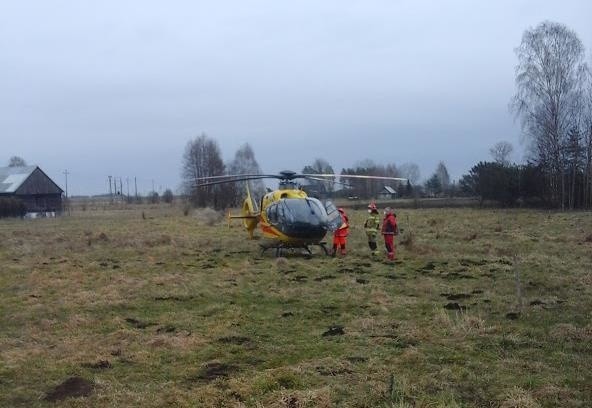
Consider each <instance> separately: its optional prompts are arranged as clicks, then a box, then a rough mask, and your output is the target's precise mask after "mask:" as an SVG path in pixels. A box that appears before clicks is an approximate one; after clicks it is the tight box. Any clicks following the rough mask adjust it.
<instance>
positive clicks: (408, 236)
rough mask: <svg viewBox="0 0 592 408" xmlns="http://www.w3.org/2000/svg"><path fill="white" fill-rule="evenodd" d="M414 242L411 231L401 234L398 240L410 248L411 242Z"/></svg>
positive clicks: (411, 246)
mask: <svg viewBox="0 0 592 408" xmlns="http://www.w3.org/2000/svg"><path fill="white" fill-rule="evenodd" d="M414 243H415V235H413V231H407V232H405V233H404V234H403V236H402V237H401V239H400V240H399V244H401V245H403V246H405V247H407V249H412V248H413V244H414Z"/></svg>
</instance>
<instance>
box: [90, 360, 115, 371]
mask: <svg viewBox="0 0 592 408" xmlns="http://www.w3.org/2000/svg"><path fill="white" fill-rule="evenodd" d="M82 367H85V368H92V369H95V370H104V369H107V368H113V366H112V365H111V363H110V362H109V360H99V361H97V362H96V363H83V364H82Z"/></svg>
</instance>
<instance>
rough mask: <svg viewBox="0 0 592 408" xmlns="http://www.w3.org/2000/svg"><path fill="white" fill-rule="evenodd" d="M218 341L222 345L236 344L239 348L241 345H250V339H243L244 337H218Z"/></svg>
mask: <svg viewBox="0 0 592 408" xmlns="http://www.w3.org/2000/svg"><path fill="white" fill-rule="evenodd" d="M218 341H219V342H220V343H223V344H237V345H239V346H240V345H242V344H250V343H251V339H250V338H249V337H245V336H226V337H220V338H219V339H218Z"/></svg>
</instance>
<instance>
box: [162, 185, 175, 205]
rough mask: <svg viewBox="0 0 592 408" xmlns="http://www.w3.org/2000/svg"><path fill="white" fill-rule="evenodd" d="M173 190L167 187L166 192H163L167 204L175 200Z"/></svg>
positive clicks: (163, 199) (163, 198)
mask: <svg viewBox="0 0 592 408" xmlns="http://www.w3.org/2000/svg"><path fill="white" fill-rule="evenodd" d="M173 198H174V197H173V192H172V191H171V189H170V188H167V189H166V190H165V191H164V193H162V201H164V202H165V203H167V204H170V203H172V202H173Z"/></svg>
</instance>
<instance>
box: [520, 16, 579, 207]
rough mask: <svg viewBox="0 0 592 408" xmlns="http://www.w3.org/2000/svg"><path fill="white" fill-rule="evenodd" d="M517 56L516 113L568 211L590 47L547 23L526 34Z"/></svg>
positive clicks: (555, 196)
mask: <svg viewBox="0 0 592 408" xmlns="http://www.w3.org/2000/svg"><path fill="white" fill-rule="evenodd" d="M516 54H517V56H518V65H517V66H516V95H515V96H514V98H513V99H512V102H511V109H512V110H513V111H514V112H515V114H516V116H517V117H520V119H521V123H522V130H523V135H524V136H525V138H526V139H527V140H528V141H529V142H530V143H531V147H532V149H531V151H532V152H533V153H534V157H532V159H533V161H535V162H536V163H537V164H539V165H541V166H542V167H543V168H544V169H546V172H547V182H548V185H549V188H550V191H551V194H552V197H551V199H552V201H553V202H555V203H557V204H560V205H561V207H562V208H564V205H565V196H566V194H565V193H566V185H565V184H566V183H565V173H566V171H565V169H566V167H567V166H566V163H565V160H566V158H565V152H564V147H565V146H566V144H567V135H568V131H569V129H570V128H571V127H573V126H574V123H575V121H576V115H577V109H576V107H577V106H578V99H579V98H581V96H582V90H583V85H584V81H585V75H586V72H587V67H586V63H585V62H584V57H585V56H584V46H583V45H582V42H581V41H580V39H579V38H578V36H577V35H576V33H575V32H574V31H572V30H570V29H569V28H567V27H566V26H565V25H563V24H559V23H553V22H549V21H545V22H543V23H541V24H539V25H538V26H537V27H535V28H531V29H529V30H526V31H525V32H524V34H523V36H522V42H521V44H520V46H519V47H518V48H516Z"/></svg>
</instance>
